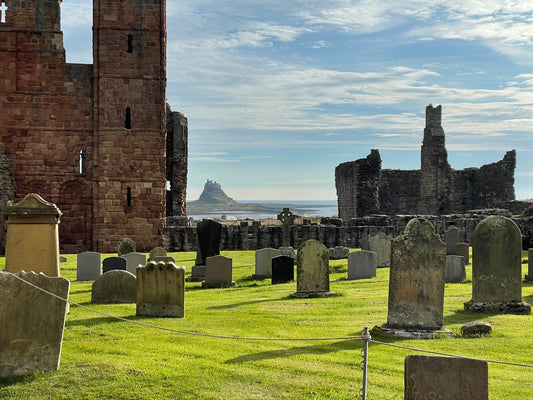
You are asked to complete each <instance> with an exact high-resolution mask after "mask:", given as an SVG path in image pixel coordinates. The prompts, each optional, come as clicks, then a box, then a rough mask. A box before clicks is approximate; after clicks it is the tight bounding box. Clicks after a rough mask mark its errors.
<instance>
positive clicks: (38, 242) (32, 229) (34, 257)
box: [6, 193, 62, 276]
mask: <svg viewBox="0 0 533 400" xmlns="http://www.w3.org/2000/svg"><path fill="white" fill-rule="evenodd" d="M61 215H62V213H61V211H60V210H59V208H57V206H56V205H55V204H53V203H49V202H47V201H46V200H44V199H43V198H42V197H41V196H39V195H38V194H35V193H31V194H29V195H27V196H26V197H25V198H24V199H23V200H22V201H21V202H19V203H17V204H14V205H9V206H7V209H6V217H7V237H6V271H7V272H13V273H15V272H18V271H21V270H24V271H35V272H42V273H43V274H45V275H47V276H59V275H60V273H59V272H60V270H59V232H58V225H59V220H60V218H61Z"/></svg>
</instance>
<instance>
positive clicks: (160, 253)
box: [148, 247, 167, 262]
mask: <svg viewBox="0 0 533 400" xmlns="http://www.w3.org/2000/svg"><path fill="white" fill-rule="evenodd" d="M166 256H167V251H166V250H165V249H164V248H163V247H154V248H153V249H152V250H150V256H149V257H148V262H150V261H153V260H152V259H153V258H154V257H166Z"/></svg>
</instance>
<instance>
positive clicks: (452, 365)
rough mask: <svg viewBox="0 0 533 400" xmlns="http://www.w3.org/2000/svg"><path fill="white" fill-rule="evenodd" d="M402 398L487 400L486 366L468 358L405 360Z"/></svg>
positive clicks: (487, 369)
mask: <svg viewBox="0 0 533 400" xmlns="http://www.w3.org/2000/svg"><path fill="white" fill-rule="evenodd" d="M404 385H405V387H404V389H405V392H404V399H405V400H419V399H439V400H466V399H468V400H488V398H489V367H488V364H487V362H486V361H482V360H473V359H469V358H452V357H432V356H418V355H411V356H407V357H406V358H405V371H404Z"/></svg>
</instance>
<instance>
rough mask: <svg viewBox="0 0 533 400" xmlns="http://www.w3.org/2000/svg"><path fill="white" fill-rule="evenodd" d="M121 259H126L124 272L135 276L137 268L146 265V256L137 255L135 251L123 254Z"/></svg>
mask: <svg viewBox="0 0 533 400" xmlns="http://www.w3.org/2000/svg"><path fill="white" fill-rule="evenodd" d="M122 257H124V258H125V259H126V271H128V272H131V273H132V274H133V275H137V267H138V266H142V265H146V254H142V253H137V252H136V251H134V252H131V253H126V254H123V255H122Z"/></svg>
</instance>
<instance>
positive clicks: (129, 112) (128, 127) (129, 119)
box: [124, 107, 131, 129]
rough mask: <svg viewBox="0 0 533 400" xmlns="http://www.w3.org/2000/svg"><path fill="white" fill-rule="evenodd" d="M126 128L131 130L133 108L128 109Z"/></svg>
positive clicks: (125, 121) (125, 120)
mask: <svg viewBox="0 0 533 400" xmlns="http://www.w3.org/2000/svg"><path fill="white" fill-rule="evenodd" d="M124 127H125V128H126V129H131V108H129V107H126V118H125V119H124Z"/></svg>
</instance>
